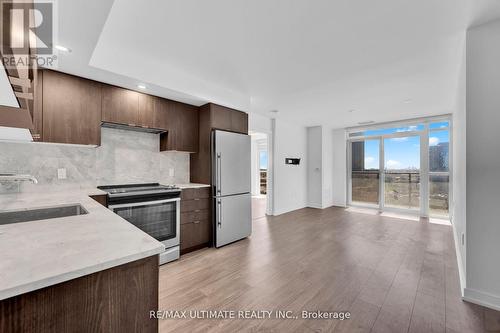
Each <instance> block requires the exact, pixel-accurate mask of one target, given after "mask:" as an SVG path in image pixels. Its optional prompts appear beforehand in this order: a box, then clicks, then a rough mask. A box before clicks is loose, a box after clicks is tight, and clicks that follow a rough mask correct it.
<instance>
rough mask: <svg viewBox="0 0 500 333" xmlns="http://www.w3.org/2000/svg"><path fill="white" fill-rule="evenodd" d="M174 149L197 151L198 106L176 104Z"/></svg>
mask: <svg viewBox="0 0 500 333" xmlns="http://www.w3.org/2000/svg"><path fill="white" fill-rule="evenodd" d="M176 109H177V119H178V123H177V128H176V129H175V136H176V142H175V143H176V150H178V151H186V152H197V151H198V108H197V107H195V106H192V105H188V104H182V103H178V105H177V108H176Z"/></svg>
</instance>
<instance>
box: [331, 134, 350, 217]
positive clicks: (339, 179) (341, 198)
mask: <svg viewBox="0 0 500 333" xmlns="http://www.w3.org/2000/svg"><path fill="white" fill-rule="evenodd" d="M331 135H332V140H331V142H332V150H333V168H332V169H333V173H332V204H333V205H334V206H340V207H345V206H346V205H347V198H346V196H347V195H346V188H347V187H346V186H347V185H346V182H347V179H346V178H347V170H346V168H347V154H346V136H345V130H344V129H336V130H333V131H332V133H331Z"/></svg>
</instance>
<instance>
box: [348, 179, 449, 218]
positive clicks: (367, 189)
mask: <svg viewBox="0 0 500 333" xmlns="http://www.w3.org/2000/svg"><path fill="white" fill-rule="evenodd" d="M379 178H380V174H379V171H378V170H366V171H352V178H351V179H352V202H354V203H361V204H372V205H377V204H379ZM449 178H450V177H449V175H448V174H432V173H431V174H430V176H429V210H430V214H431V215H439V216H447V215H448V209H449ZM384 183H385V184H384V193H383V194H384V205H385V206H386V207H392V208H405V209H419V208H420V201H421V198H420V185H421V180H420V173H419V172H418V171H394V172H392V171H386V172H385V173H384Z"/></svg>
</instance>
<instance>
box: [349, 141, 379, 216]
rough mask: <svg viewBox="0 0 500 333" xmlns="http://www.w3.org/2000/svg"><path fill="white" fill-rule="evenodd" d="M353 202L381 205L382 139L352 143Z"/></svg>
mask: <svg viewBox="0 0 500 333" xmlns="http://www.w3.org/2000/svg"><path fill="white" fill-rule="evenodd" d="M350 146H351V157H352V158H351V183H352V192H351V193H352V202H354V203H360V204H367V205H372V206H375V205H376V206H378V205H379V202H380V200H379V197H380V158H379V156H380V140H363V141H353V142H352V143H351V145H350Z"/></svg>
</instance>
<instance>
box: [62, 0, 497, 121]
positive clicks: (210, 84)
mask: <svg viewBox="0 0 500 333" xmlns="http://www.w3.org/2000/svg"><path fill="white" fill-rule="evenodd" d="M58 4H59V9H58V10H59V18H60V19H59V43H60V44H63V45H64V46H67V47H69V48H71V49H72V50H73V52H71V53H69V54H61V55H60V59H59V66H60V67H59V68H60V70H62V71H65V72H69V73H73V74H78V75H82V76H85V77H89V78H93V79H96V80H101V81H104V82H109V83H114V84H118V85H122V86H125V87H130V88H136V86H137V83H145V84H146V85H147V87H148V90H147V91H148V92H150V93H152V94H155V95H159V96H164V97H169V98H172V99H176V100H181V101H185V102H188V103H192V104H197V105H201V104H203V103H205V102H207V101H211V102H216V103H219V104H223V105H227V106H231V107H235V108H238V109H241V110H244V111H249V112H257V113H261V114H264V115H267V116H273V117H278V118H284V119H288V120H290V121H294V122H296V123H299V124H303V125H307V126H312V125H321V124H322V125H328V126H331V127H346V126H353V125H356V124H357V123H358V122H361V121H368V120H373V121H377V122H378V121H388V120H397V119H404V118H411V117H418V116H424V115H435V114H443V113H449V112H451V111H452V108H453V106H454V102H455V100H456V97H457V96H456V94H457V92H458V89H457V88H458V76H459V71H460V69H461V68H463V67H462V61H463V49H464V40H465V30H466V28H467V27H468V26H470V25H471V24H479V23H482V22H485V21H489V20H492V19H495V18H497V17H500V1H497V0H418V1H417V0H380V1H373V0H313V1H311V0H273V1H269V0H253V1H248V0H211V1H206V0H205V1H204V0H167V1H165V0H163V1H160V0H147V1H140V2H139V1H134V0H120V1H115V2H114V3H113V1H112V0H85V1H84V0H64V1H59V2H58ZM408 100H411V101H410V102H409V101H408ZM405 101H406V103H405ZM275 109H277V110H279V113H278V114H277V115H275V114H270V113H269V111H270V110H275ZM349 110H355V111H354V112H349Z"/></svg>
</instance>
